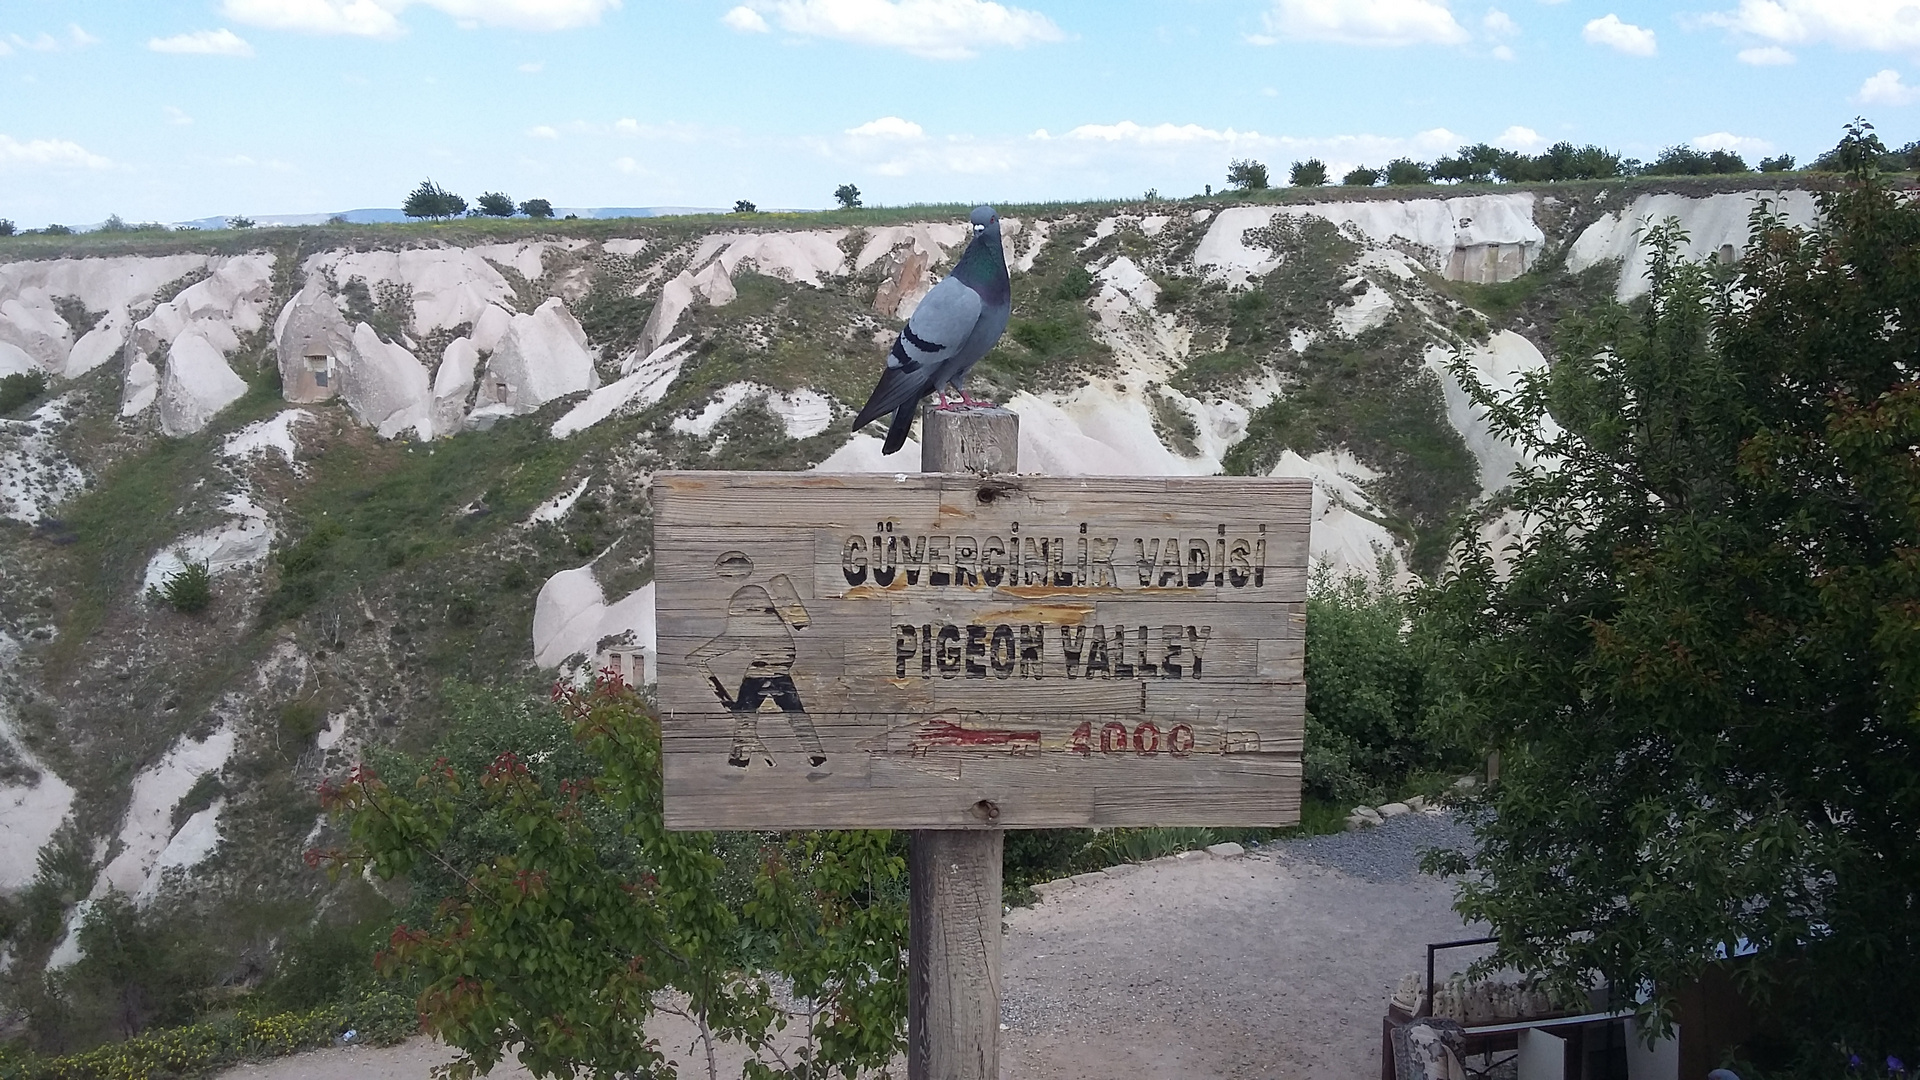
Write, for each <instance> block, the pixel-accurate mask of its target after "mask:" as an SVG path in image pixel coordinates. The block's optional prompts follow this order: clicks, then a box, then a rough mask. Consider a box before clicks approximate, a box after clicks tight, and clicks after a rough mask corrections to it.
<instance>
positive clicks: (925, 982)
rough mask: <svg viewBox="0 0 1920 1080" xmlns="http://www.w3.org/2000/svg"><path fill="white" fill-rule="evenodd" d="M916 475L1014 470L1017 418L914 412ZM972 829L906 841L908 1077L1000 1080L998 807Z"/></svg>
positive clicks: (992, 412) (1002, 844)
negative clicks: (917, 456) (917, 447)
mask: <svg viewBox="0 0 1920 1080" xmlns="http://www.w3.org/2000/svg"><path fill="white" fill-rule="evenodd" d="M920 438H921V442H920V471H921V472H928V473H957V474H961V475H972V476H995V475H1010V474H1012V473H1017V472H1019V471H1020V418H1019V417H1018V416H1016V415H1014V414H1013V413H1010V412H1008V411H1007V410H1005V409H981V410H976V409H968V410H966V411H943V410H940V409H935V408H931V407H929V408H924V409H922V410H921V413H920ZM981 816H982V817H983V818H986V819H987V820H986V821H985V822H984V825H985V827H984V828H976V829H915V830H914V831H913V832H912V833H910V834H908V837H907V874H908V881H909V884H910V888H911V890H912V891H911V892H910V893H909V895H908V898H907V904H908V907H907V1080H1000V938H1001V935H1000V897H1001V893H1002V888H1001V873H1002V871H1003V869H1004V867H1003V864H1002V855H1003V853H1004V852H1005V850H1006V839H1007V837H1006V833H1005V831H1004V830H1002V828H1001V827H1000V824H999V821H998V817H999V815H998V810H997V808H992V809H990V810H989V811H988V812H986V813H983V814H982V815H981Z"/></svg>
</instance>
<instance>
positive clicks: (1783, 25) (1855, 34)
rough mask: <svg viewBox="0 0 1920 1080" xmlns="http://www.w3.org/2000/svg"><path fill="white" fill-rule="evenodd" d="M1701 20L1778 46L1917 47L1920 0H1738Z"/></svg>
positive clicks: (1895, 49) (1896, 49) (1898, 49)
mask: <svg viewBox="0 0 1920 1080" xmlns="http://www.w3.org/2000/svg"><path fill="white" fill-rule="evenodd" d="M1703 21H1705V22H1707V23H1710V24H1712V25H1715V26H1723V27H1726V28H1727V29H1729V30H1735V31H1738V32H1740V33H1743V34H1750V35H1752V36H1754V37H1757V38H1761V39H1763V40H1766V41H1771V42H1774V43H1776V44H1780V45H1802V44H1810V43H1813V42H1825V43H1828V44H1832V45H1839V46H1841V47H1843V48H1850V49H1873V50H1877V51H1880V52H1908V51H1912V50H1915V49H1920V0H1740V6H1739V7H1738V8H1736V9H1735V10H1733V11H1719V12H1714V13H1712V14H1710V15H1707V16H1705V17H1704V19H1703Z"/></svg>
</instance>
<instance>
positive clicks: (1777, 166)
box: [1760, 154, 1793, 172]
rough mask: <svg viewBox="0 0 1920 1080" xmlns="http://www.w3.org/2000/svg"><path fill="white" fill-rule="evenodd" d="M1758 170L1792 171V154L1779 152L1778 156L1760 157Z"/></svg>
mask: <svg viewBox="0 0 1920 1080" xmlns="http://www.w3.org/2000/svg"><path fill="white" fill-rule="evenodd" d="M1760 171H1761V172H1792V171H1793V155H1792V154H1781V155H1779V156H1778V157H1767V158H1761V159H1760Z"/></svg>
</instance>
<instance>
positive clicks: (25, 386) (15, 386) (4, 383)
mask: <svg viewBox="0 0 1920 1080" xmlns="http://www.w3.org/2000/svg"><path fill="white" fill-rule="evenodd" d="M46 392H47V377H46V375H45V374H43V373H41V372H38V371H25V372H18V373H15V374H12V375H9V376H7V377H6V378H4V379H0V416H6V415H8V414H10V413H13V412H15V411H17V410H18V409H19V408H20V407H21V406H23V405H27V404H29V403H31V402H34V401H37V400H39V399H40V398H41V397H44V396H45V395H46Z"/></svg>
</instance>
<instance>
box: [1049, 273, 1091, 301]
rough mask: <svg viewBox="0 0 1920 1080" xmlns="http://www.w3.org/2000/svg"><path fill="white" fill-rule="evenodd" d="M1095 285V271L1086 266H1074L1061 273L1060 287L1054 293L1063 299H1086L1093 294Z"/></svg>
mask: <svg viewBox="0 0 1920 1080" xmlns="http://www.w3.org/2000/svg"><path fill="white" fill-rule="evenodd" d="M1093 286H1094V277H1093V271H1091V270H1088V269H1087V268H1086V267H1084V266H1073V267H1070V268H1069V269H1068V270H1067V272H1066V273H1064V274H1062V275H1060V284H1059V287H1057V288H1056V289H1054V292H1053V295H1054V296H1056V297H1058V298H1059V299H1061V300H1076V301H1078V300H1085V299H1086V298H1087V297H1089V296H1092V295H1093Z"/></svg>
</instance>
